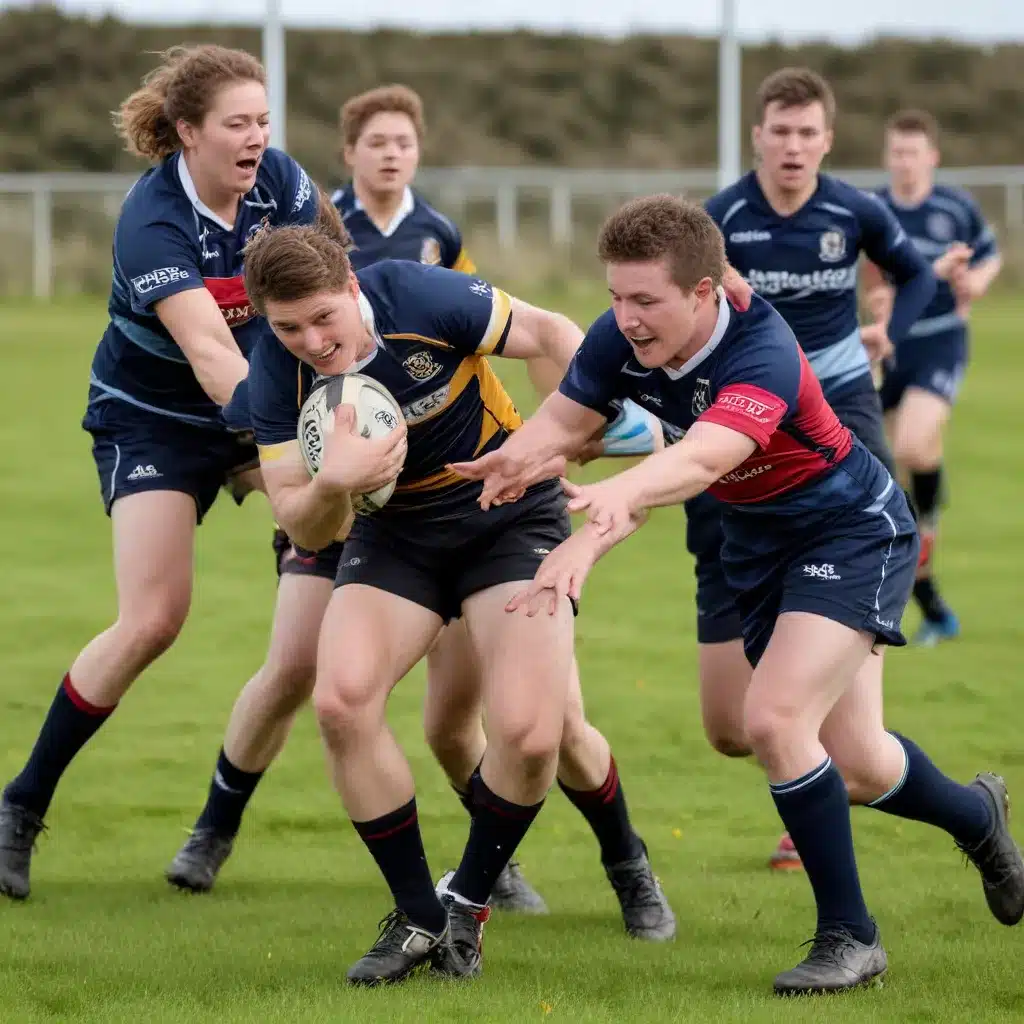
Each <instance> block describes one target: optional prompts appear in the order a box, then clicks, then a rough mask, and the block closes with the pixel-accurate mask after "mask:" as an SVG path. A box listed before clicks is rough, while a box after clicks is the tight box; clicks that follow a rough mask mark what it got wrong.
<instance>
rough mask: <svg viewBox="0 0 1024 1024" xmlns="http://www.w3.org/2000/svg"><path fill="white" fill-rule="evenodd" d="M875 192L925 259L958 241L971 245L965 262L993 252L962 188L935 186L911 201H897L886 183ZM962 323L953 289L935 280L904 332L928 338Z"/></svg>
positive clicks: (972, 203)
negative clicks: (930, 295) (930, 296)
mask: <svg viewBox="0 0 1024 1024" xmlns="http://www.w3.org/2000/svg"><path fill="white" fill-rule="evenodd" d="M878 195H879V197H880V198H881V200H882V202H884V203H885V205H886V206H887V207H888V208H889V209H890V210H891V211H892V213H893V216H894V217H895V218H896V220H898V221H899V223H900V226H901V227H902V228H903V230H904V231H905V232H906V233H907V237H908V238H909V239H910V241H911V242H912V243H913V245H914V247H915V248H916V249H917V251H918V252H919V253H921V255H922V256H923V257H924V258H925V259H926V260H928V262H929V263H931V262H934V261H935V260H936V259H938V257H939V256H941V255H942V254H943V253H944V252H945V251H946V249H948V248H949V246H950V245H952V243H953V242H964V243H965V244H967V245H969V246H970V247H971V248H972V249H973V250H974V255H973V256H972V257H971V266H977V265H978V264H979V263H982V262H983V261H984V260H987V259H990V258H991V257H992V256H995V255H996V254H997V253H998V251H999V250H998V247H997V245H996V236H995V234H994V233H993V231H992V228H991V227H989V225H988V224H987V223H986V221H985V218H984V216H983V215H982V213H981V210H980V209H979V208H978V204H977V203H976V202H975V201H974V199H973V197H972V196H970V195H968V193H966V192H964V191H963V189H959V188H951V187H950V186H948V185H935V186H934V188H933V189H932V191H931V192H930V193H929V194H928V196H927V198H926V199H925V200H924V201H923V202H921V203H919V204H918V205H917V206H904V205H902V204H901V203H900V202H899V201H898V200H897V199H896V198H895V197H894V196H893V194H892V192H891V191H890V190H889V188H888V187H884V188H881V189H879V191H878ZM964 326H965V324H964V320H963V317H961V316H960V314H959V313H957V311H956V299H955V298H953V289H952V288H950V286H949V283H948V282H947V281H939V284H938V288H937V289H936V291H935V297H934V298H933V299H932V301H931V302H930V303H928V307H927V309H925V311H924V312H923V313H922V314H921V317H920V319H919V320H917V322H916V323H915V324H914V326H913V327H911V328H910V332H909V334H908V335H907V336H908V337H910V338H930V337H932V336H933V335H936V334H943V333H945V332H946V331H951V330H952V331H955V330H960V329H961V328H963V327H964Z"/></svg>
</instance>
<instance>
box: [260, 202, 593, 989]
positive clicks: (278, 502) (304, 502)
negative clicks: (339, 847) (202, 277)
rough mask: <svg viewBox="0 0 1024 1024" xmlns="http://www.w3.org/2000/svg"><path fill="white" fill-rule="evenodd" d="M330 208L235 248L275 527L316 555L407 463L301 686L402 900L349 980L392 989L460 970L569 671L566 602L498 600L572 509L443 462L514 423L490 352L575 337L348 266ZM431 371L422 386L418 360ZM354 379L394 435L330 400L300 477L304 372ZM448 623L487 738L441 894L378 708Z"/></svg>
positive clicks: (480, 294)
mask: <svg viewBox="0 0 1024 1024" xmlns="http://www.w3.org/2000/svg"><path fill="white" fill-rule="evenodd" d="M326 212H327V211H326V210H325V211H324V214H325V215H324V216H322V217H321V219H320V221H319V222H318V224H317V226H316V227H311V228H299V229H295V230H294V231H293V230H291V229H288V230H281V231H278V230H276V229H272V230H268V231H267V232H266V233H265V234H264V233H260V234H259V235H257V236H256V238H255V239H254V240H253V241H252V242H251V243H250V245H249V247H248V249H247V251H246V286H247V288H248V289H249V293H250V295H251V296H252V299H253V302H254V303H255V304H256V306H257V308H259V309H261V310H263V311H265V313H266V314H267V317H268V320H269V322H270V325H271V327H272V329H273V331H274V333H275V335H276V336H277V339H278V340H275V339H272V338H270V337H267V338H265V339H264V340H263V342H262V343H261V344H260V346H259V348H258V349H257V351H256V353H255V354H254V357H253V361H252V366H251V370H250V374H249V378H248V392H249V404H250V410H251V415H252V421H253V426H254V429H255V434H256V440H257V443H258V444H259V446H260V462H261V467H262V469H263V475H264V481H265V483H266V487H267V493H268V495H269V497H270V500H271V504H272V506H273V508H274V512H275V515H276V517H277V519H278V521H279V522H280V523H281V525H282V527H283V528H284V529H285V530H286V531H287V532H288V534H289V536H291V537H293V538H294V539H295V540H296V541H297V542H299V543H301V544H302V545H303V546H304V547H306V548H308V549H309V550H319V549H321V548H322V547H324V546H325V545H326V544H327V543H329V542H330V540H331V539H333V538H334V537H335V536H337V534H338V533H339V531H340V530H342V529H343V528H344V527H345V525H346V522H347V519H348V516H349V513H350V503H349V500H348V495H349V494H352V493H364V492H366V491H369V490H373V489H375V488H376V487H378V486H380V485H381V484H383V483H384V482H386V481H388V480H390V479H393V478H394V477H395V476H396V474H398V473H399V470H401V473H400V475H398V487H397V490H396V491H395V493H394V495H393V497H392V498H391V500H390V502H389V503H388V504H387V505H386V506H385V507H384V508H383V509H382V510H380V511H379V512H377V513H376V514H375V515H373V516H370V517H367V516H362V515H357V516H356V517H355V520H354V523H353V526H352V529H351V532H349V534H348V536H347V538H346V540H345V551H344V555H343V559H342V564H341V566H340V568H339V574H338V580H337V584H338V586H337V589H336V590H335V593H334V595H333V596H332V598H331V600H330V603H329V604H328V608H327V612H326V614H325V616H324V620H323V625H322V628H321V639H320V649H319V652H318V658H317V682H316V686H315V688H314V693H313V702H314V707H315V709H316V712H317V717H318V720H319V723H320V727H321V733H322V735H323V738H324V743H325V748H326V750H327V753H328V758H329V761H330V764H331V769H332V774H333V777H334V780H335V785H336V787H337V789H338V791H339V794H340V795H341V797H342V802H343V804H344V806H345V807H346V810H347V811H348V813H349V815H350V818H351V819H352V821H353V823H354V825H355V828H356V831H357V832H358V833H359V835H360V836H361V838H362V839H363V841H364V842H365V843H366V846H367V848H368V850H369V851H370V853H371V855H372V856H373V857H374V859H375V860H376V862H377V864H378V866H379V868H380V870H381V872H382V874H383V875H384V877H385V879H386V881H387V882H388V885H389V887H390V888H391V891H392V895H393V897H394V900H395V911H394V912H393V913H392V914H391V915H389V917H388V919H387V922H386V925H385V927H384V929H383V931H382V933H381V935H380V936H379V938H378V940H377V942H376V943H375V944H374V946H373V947H372V948H371V949H370V950H369V951H368V953H367V954H366V955H365V956H364V957H363V958H361V959H360V960H359V961H358V962H357V963H356V964H355V965H353V967H352V968H351V970H350V971H349V979H350V981H352V982H353V983H357V984H377V983H379V982H381V981H388V980H399V979H401V978H403V977H405V976H406V975H407V974H408V973H410V972H411V971H412V970H414V969H416V968H417V967H419V966H421V965H424V964H433V965H434V966H436V967H439V968H440V969H441V970H443V971H446V972H448V973H454V974H456V975H459V976H466V975H472V974H476V973H478V972H479V969H480V939H481V932H482V927H483V924H484V922H485V921H486V919H487V916H488V913H489V908H488V906H487V903H488V900H489V898H490V895H491V892H492V889H493V885H494V882H495V880H496V879H497V877H498V875H499V874H500V872H501V871H502V869H503V868H504V866H505V864H506V863H507V862H508V860H509V858H510V857H511V856H512V855H513V854H514V853H515V849H516V847H517V845H518V843H519V842H520V840H521V839H522V837H523V836H524V835H525V833H526V831H527V829H528V828H529V826H530V823H531V822H532V821H533V819H534V818H535V817H536V815H537V813H538V812H539V810H540V807H541V805H542V803H543V800H544V797H545V794H546V793H547V790H548V788H549V787H550V784H551V782H552V781H553V780H554V777H555V772H556V767H557V759H558V750H559V744H560V740H561V736H562V732H563V723H564V719H565V714H566V703H567V698H568V694H569V677H570V668H571V665H572V660H573V652H572V632H573V627H572V609H571V607H570V605H569V604H568V603H566V606H565V608H564V609H562V610H561V613H560V614H558V615H556V616H555V617H553V618H552V619H550V620H549V621H548V622H547V623H544V624H541V623H539V622H537V623H533V624H530V625H527V626H525V627H524V626H522V625H520V626H516V625H514V624H513V623H511V622H510V621H509V620H508V619H507V618H506V617H505V615H504V612H503V608H504V605H505V602H506V601H507V600H508V597H509V596H510V595H511V593H512V591H513V590H514V589H515V587H516V586H517V585H518V583H517V581H519V582H521V581H523V580H524V579H526V578H528V577H529V575H530V574H531V573H532V572H533V571H534V570H535V568H536V567H537V566H538V565H539V564H540V561H541V559H542V558H543V556H544V553H545V552H546V551H548V550H550V549H551V548H552V547H553V546H555V545H556V544H557V543H558V542H559V541H560V540H561V539H562V538H563V537H565V536H567V535H568V519H567V517H566V516H565V513H564V501H562V500H561V499H560V497H559V495H558V493H557V488H552V487H551V486H550V485H546V484H541V485H538V486H537V487H535V488H533V489H531V491H530V493H529V495H528V496H527V498H526V499H525V501H524V503H523V504H521V505H517V506H516V507H515V508H511V509H508V510H503V511H496V512H494V513H483V512H481V510H480V509H479V508H478V507H477V505H476V496H477V494H478V492H479V488H478V487H475V486H472V485H470V486H467V485H465V484H464V483H463V482H462V481H461V480H460V479H459V478H458V477H457V476H456V475H455V474H454V473H452V472H451V471H450V470H448V469H447V468H446V463H447V462H448V461H450V460H451V459H453V458H464V457H466V456H467V455H469V454H472V453H473V452H475V451H487V450H490V449H492V448H494V447H495V446H496V445H498V444H500V443H501V441H502V440H503V439H504V438H505V437H506V436H508V434H509V433H510V432H511V431H513V430H515V429H516V428H517V427H518V425H519V422H520V420H519V417H518V414H517V413H516V410H515V407H514V406H513V405H512V402H511V400H510V399H509V398H508V396H507V394H506V393H505V392H504V389H503V388H502V387H501V385H500V383H499V382H498V379H497V377H496V376H495V375H494V373H493V371H492V370H491V368H490V366H489V364H488V362H487V361H486V359H485V358H484V357H486V356H488V355H501V356H505V357H510V358H529V357H533V356H536V355H540V354H543V355H546V356H548V357H549V358H551V359H553V360H554V361H555V362H561V363H563V364H567V363H568V361H569V358H570V357H571V355H572V352H573V351H574V350H575V347H576V345H577V344H578V341H579V331H578V328H576V327H575V325H573V324H572V323H571V322H569V321H568V320H566V319H565V318H564V317H561V316H558V315H557V314H553V313H548V312H546V311H543V310H538V309H535V308H534V307H531V306H528V305H527V304H525V303H522V302H520V301H519V300H517V299H513V298H510V297H509V296H508V295H506V294H505V293H504V292H502V291H500V290H499V289H495V288H492V287H491V286H490V285H488V284H486V283H485V282H482V281H479V280H476V279H473V278H471V277H468V276H466V275H463V274H458V273H455V272H452V271H449V270H446V269H444V268H440V267H429V266H423V265H419V264H414V263H411V262H406V261H391V260H387V261H384V262H381V263H377V264H374V265H373V266H371V267H369V268H367V269H365V270H363V271H361V272H359V274H358V276H356V274H354V273H353V272H352V269H351V265H350V263H349V260H348V256H347V253H346V246H345V241H344V234H343V231H342V230H341V227H340V222H334V223H332V222H331V221H330V220H329V218H327V217H326ZM427 364H429V365H430V367H431V371H432V372H431V373H430V374H425V373H421V372H417V373H412V372H411V370H410V367H412V366H414V367H415V368H416V369H417V370H419V369H420V368H421V367H422V366H424V365H427ZM353 370H358V371H359V372H362V373H364V374H368V375H370V376H372V377H373V378H374V379H376V380H378V381H379V382H380V383H382V384H383V385H384V386H385V387H387V388H388V389H389V390H390V391H391V392H392V393H393V394H394V396H395V398H396V400H397V401H398V403H399V404H400V405H401V407H402V410H403V413H404V423H403V425H402V427H401V429H397V430H396V431H394V432H393V434H392V435H391V437H389V438H388V439H386V440H381V441H368V440H366V439H364V438H361V437H359V436H358V435H356V434H354V433H352V432H351V431H352V420H351V410H347V411H348V413H349V416H348V418H346V415H345V413H346V409H345V407H342V409H340V410H339V411H338V413H337V417H336V426H335V429H334V431H333V432H332V433H331V435H330V436H329V438H328V439H327V441H326V443H325V448H324V454H323V456H322V462H321V467H320V470H319V472H318V473H317V475H316V476H315V477H314V478H313V479H312V480H310V478H309V475H308V473H307V472H306V470H305V467H304V465H303V462H302V459H301V456H300V452H299V443H298V440H297V437H296V429H297V426H296V410H297V408H298V406H299V405H301V403H302V402H303V401H304V399H305V397H306V396H307V394H308V391H309V389H310V387H311V385H312V383H313V378H314V376H315V375H319V376H325V377H326V376H333V375H336V374H339V373H342V372H349V371H353ZM405 423H408V440H406V429H405ZM406 446H408V449H407V450H406ZM459 616H461V617H462V618H463V620H464V623H465V628H466V630H467V634H468V637H469V639H470V642H471V645H472V651H473V655H474V657H475V658H476V659H477V661H478V672H479V678H480V680H481V686H482V693H483V706H484V710H485V712H486V715H487V723H488V734H487V746H486V750H484V751H483V752H482V760H481V762H480V764H479V765H478V766H477V768H476V770H475V771H473V772H472V776H471V778H470V780H469V782H470V793H471V796H472V806H473V814H472V822H471V826H470V837H469V841H468V843H467V846H466V850H465V853H464V855H463V859H462V862H461V864H460V866H459V868H458V869H457V870H456V871H455V872H454V874H452V875H447V876H445V878H444V879H442V881H441V882H440V883H439V885H438V888H437V891H436V892H435V889H434V885H433V882H432V880H431V878H430V874H429V871H428V869H427V866H426V859H425V856H424V854H423V846H422V840H421V838H420V834H419V826H418V823H417V817H416V802H415V795H414V787H413V780H412V776H411V774H410V772H409V768H408V765H407V764H406V762H405V759H404V757H403V755H402V753H401V751H400V749H399V748H398V746H397V744H396V743H395V740H394V738H393V736H392V735H391V733H390V731H389V730H388V728H387V725H386V721H385V708H386V702H387V696H388V693H389V692H390V690H391V688H392V687H393V686H394V685H395V684H396V683H397V681H398V680H399V679H401V678H402V677H403V676H404V675H405V674H406V672H407V671H408V670H409V669H410V668H411V667H412V666H413V665H414V664H415V663H416V662H417V661H419V659H420V658H421V657H423V656H424V655H425V654H426V653H427V651H428V650H429V648H430V647H431V645H432V644H433V642H434V640H435V638H436V636H437V634H438V632H439V631H440V629H441V627H442V626H443V625H444V624H445V623H446V622H447V621H449V620H451V619H453V618H455V617H459Z"/></svg>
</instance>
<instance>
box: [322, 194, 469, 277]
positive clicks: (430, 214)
mask: <svg viewBox="0 0 1024 1024" xmlns="http://www.w3.org/2000/svg"><path fill="white" fill-rule="evenodd" d="M331 202H332V203H334V205H335V206H336V207H337V208H338V212H339V213H340V214H341V218H342V220H343V221H344V222H345V228H346V230H347V231H348V233H349V234H350V235H351V236H352V242H353V244H354V245H355V249H353V250H352V252H350V253H349V259H350V260H351V261H352V266H353V267H355V268H356V270H363V269H365V268H366V267H368V266H370V264H372V263H377V262H378V261H379V260H410V261H412V262H413V263H424V264H427V265H429V266H438V267H447V268H448V269H449V270H458V271H460V272H461V273H463V274H475V273H476V266H475V265H474V263H473V261H472V260H471V259H470V258H469V256H468V255H467V254H466V250H465V249H464V248H463V245H462V235H461V234H460V233H459V229H458V228H457V227H456V226H455V225H454V224H453V223H452V222H451V221H450V220H449V219H448V218H447V217H445V216H444V215H443V214H441V213H438V211H437V210H435V209H434V208H433V207H432V206H431V205H430V203H428V202H427V201H426V200H425V199H424V198H423V197H422V196H421V195H419V194H417V193H416V192H414V191H413V190H412V189H411V188H407V189H406V190H405V195H404V196H403V197H402V202H401V204H400V205H399V207H398V209H397V210H396V211H395V216H394V217H393V218H392V220H391V223H390V224H389V225H388V226H387V228H386V229H385V230H384V231H381V230H380V228H378V227H377V225H376V224H374V222H373V221H372V220H371V219H370V217H369V216H368V215H367V213H366V211H365V210H364V209H363V206H362V204H361V203H360V202H359V199H358V198H357V197H356V194H355V191H354V190H353V188H352V186H351V185H348V186H346V187H345V188H339V189H338V190H337V191H336V192H335V193H334V195H332V196H331Z"/></svg>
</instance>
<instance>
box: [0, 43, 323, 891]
mask: <svg viewBox="0 0 1024 1024" xmlns="http://www.w3.org/2000/svg"><path fill="white" fill-rule="evenodd" d="M264 81H265V79H264V71H263V68H262V66H261V65H260V63H259V61H257V60H256V59H255V58H254V57H252V56H251V55H249V54H248V53H244V52H242V51H240V50H227V49H224V48H222V47H219V46H199V47H195V48H191V49H188V48H177V49H174V50H171V51H168V52H167V53H166V54H165V55H164V61H163V63H162V64H161V66H160V67H158V68H157V69H156V70H155V71H154V72H153V73H152V74H151V75H150V76H149V77H148V78H147V79H146V80H145V82H144V84H143V86H142V88H141V89H139V90H138V91H137V92H135V93H133V94H132V95H131V96H130V97H129V98H128V99H127V100H125V102H124V103H123V104H122V105H121V108H120V112H119V115H118V128H119V132H120V134H121V136H122V137H123V139H124V140H125V143H126V147H127V149H128V150H129V151H130V152H132V153H133V154H135V155H137V156H140V157H143V158H145V159H147V160H150V161H151V162H153V163H154V164H156V165H157V166H156V167H154V168H153V169H151V170H149V171H147V172H146V173H145V174H143V175H142V177H141V178H139V180H138V181H137V182H136V183H135V185H134V186H133V188H132V189H131V191H130V192H129V194H128V196H127V197H126V199H125V201H124V205H123V207H122V209H121V212H120V215H119V217H118V221H117V227H116V229H115V232H114V244H113V257H114V274H113V285H112V288H111V293H110V302H109V313H110V321H109V324H108V326H107V329H106V332H105V333H104V335H103V338H102V339H101V340H100V343H99V346H98V347H97V349H96V354H95V357H94V359H93V364H92V371H91V374H90V380H89V397H88V408H87V411H86V414H85V419H84V421H83V426H84V427H85V429H86V430H87V431H89V433H90V434H91V435H92V439H93V458H94V459H95V461H96V468H97V470H98V472H99V478H100V490H101V495H102V498H103V502H104V505H105V507H106V510H107V512H108V514H109V515H110V519H111V527H112V530H113V542H114V574H115V579H116V584H117V599H118V609H117V613H118V614H117V621H116V622H115V623H114V625H112V626H111V627H110V628H109V629H107V630H106V631H105V632H103V633H101V634H100V635H99V636H97V637H96V638H94V639H93V640H92V641H91V642H90V643H89V644H88V645H87V646H86V647H85V649H84V650H83V651H82V652H81V653H80V654H79V655H78V657H77V658H76V659H75V661H74V663H73V664H72V666H71V668H70V670H69V671H68V673H67V674H66V675H65V676H64V679H63V682H62V683H61V686H60V688H59V689H58V691H57V695H56V697H55V698H54V700H53V703H52V704H51V706H50V710H49V712H48V714H47V716H46V720H45V722H44V723H43V727H42V730H41V731H40V733H39V736H38V738H37V740H36V743H35V746H34V748H33V750H32V753H31V755H30V757H29V760H28V763H27V764H26V765H25V767H24V768H23V769H22V771H21V772H20V774H19V775H18V776H17V777H16V778H15V779H13V780H12V781H11V782H10V783H9V784H8V785H7V787H6V789H5V790H4V795H3V801H2V804H0V892H3V893H5V894H6V895H8V896H11V897H13V898H16V899H24V898H25V897H26V896H28V893H29V870H30V864H31V857H32V850H33V843H34V841H35V839H36V836H37V835H38V834H39V832H40V831H41V830H42V828H43V819H44V817H45V815H46V812H47V809H48V808H49V805H50V801H51V799H52V797H53V794H54V791H55V790H56V787H57V783H58V782H59V780H60V777H61V775H62V774H63V772H64V771H65V769H66V768H67V767H68V765H69V764H70V763H71V761H72V760H73V759H74V757H75V755H76V754H77V753H78V751H79V750H81V749H82V747H83V746H84V745H85V744H86V743H87V742H88V741H89V739H90V738H91V737H92V736H93V735H94V734H95V733H96V731H97V730H98V729H99V728H100V726H102V725H103V723H104V722H105V721H106V720H107V719H108V718H109V717H110V715H111V713H112V712H113V711H114V709H115V708H116V707H117V704H118V701H120V699H121V698H122V697H123V696H124V694H125V693H126V692H127V691H128V689H129V687H130V686H131V685H132V683H133V682H134V681H135V680H136V679H137V678H138V676H139V675H140V674H141V673H142V672H143V670H144V669H145V668H146V667H147V666H148V665H149V664H151V663H152V662H153V661H154V660H155V659H156V658H158V657H159V656H160V655H161V654H162V653H163V652H164V651H166V650H167V648H168V647H170V646H171V644H172V643H174V641H175V639H176V637H177V636H178V633H179V631H180V630H181V628H182V625H183V624H184V622H185V618H186V616H187V614H188V610H189V604H190V601H191V593H192V572H193V546H194V540H195V531H196V526H197V525H198V524H199V523H201V522H202V520H203V517H204V516H205V515H206V513H207V512H208V511H209V509H210V507H211V506H212V504H213V502H214V500H215V499H216V497H217V494H218V492H219V491H220V489H221V487H222V486H224V485H225V484H226V483H230V486H231V487H232V489H233V490H234V492H235V493H236V495H237V496H238V498H239V499H240V498H241V497H242V496H244V493H245V492H246V491H247V490H248V489H250V488H251V487H252V486H254V485H255V483H256V481H255V480H254V479H252V477H251V475H250V476H246V475H245V473H244V471H245V470H246V469H247V468H250V469H251V468H253V467H255V466H256V461H257V460H256V449H255V447H254V446H253V445H252V443H251V434H250V435H248V439H247V438H246V436H245V435H239V434H236V433H233V432H232V431H230V430H229V429H228V427H227V426H226V424H225V422H224V419H223V418H222V415H221V409H220V407H221V406H223V405H224V404H225V403H227V401H228V399H229V398H230V397H231V395H232V393H233V391H234V389H235V386H236V385H237V384H238V382H239V381H240V380H242V379H243V378H244V377H245V376H246V373H247V371H248V363H247V356H248V353H249V350H250V348H251V346H252V345H253V343H254V340H255V338H256V337H257V336H258V334H259V333H260V331H261V330H265V329H266V326H265V324H264V323H263V321H262V319H261V318H260V317H259V316H257V314H256V310H255V309H254V308H253V306H252V305H251V304H250V302H249V299H248V297H247V296H246V294H245V288H244V285H243V281H242V247H243V246H244V244H245V243H246V241H247V240H248V239H249V237H250V236H251V234H252V232H254V231H255V230H256V229H257V228H258V227H259V226H260V225H261V224H262V223H264V222H266V223H270V224H278V223H305V222H308V221H310V220H312V219H313V218H314V216H315V214H316V210H317V194H316V190H315V189H314V188H313V185H312V183H311V181H310V179H309V177H308V176H307V175H306V173H305V171H303V170H302V168H301V167H299V165H298V164H296V163H295V161H294V160H292V159H291V157H288V156H286V155H285V154H284V153H282V152H280V151H279V150H275V149H270V148H268V145H267V144H268V139H269V113H268V103H267V96H266V90H265V87H264ZM228 784H230V780H229V783H228Z"/></svg>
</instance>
